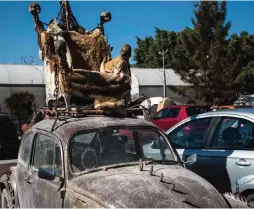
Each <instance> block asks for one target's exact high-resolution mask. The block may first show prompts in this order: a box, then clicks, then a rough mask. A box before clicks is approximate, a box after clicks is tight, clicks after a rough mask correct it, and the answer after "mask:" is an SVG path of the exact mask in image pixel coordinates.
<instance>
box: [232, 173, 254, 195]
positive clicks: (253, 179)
mask: <svg viewBox="0 0 254 209" xmlns="http://www.w3.org/2000/svg"><path fill="white" fill-rule="evenodd" d="M237 184H238V186H239V193H242V192H244V191H245V190H247V189H253V190H254V175H248V176H244V177H242V178H240V179H239V180H238V181H237ZM233 191H236V192H237V188H233Z"/></svg>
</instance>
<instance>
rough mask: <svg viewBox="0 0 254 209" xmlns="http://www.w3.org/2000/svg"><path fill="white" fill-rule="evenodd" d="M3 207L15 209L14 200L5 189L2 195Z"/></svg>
mask: <svg viewBox="0 0 254 209" xmlns="http://www.w3.org/2000/svg"><path fill="white" fill-rule="evenodd" d="M1 206H2V208H14V205H13V203H12V198H11V196H10V194H9V192H8V191H7V190H6V189H3V191H2V193H1Z"/></svg>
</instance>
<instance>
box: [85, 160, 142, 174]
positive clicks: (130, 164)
mask: <svg viewBox="0 0 254 209" xmlns="http://www.w3.org/2000/svg"><path fill="white" fill-rule="evenodd" d="M133 165H139V162H131V163H119V164H114V165H108V166H103V167H99V168H92V169H90V170H87V171H84V172H82V173H81V174H85V173H92V172H97V171H101V170H104V171H106V170H108V169H111V168H121V167H125V166H133Z"/></svg>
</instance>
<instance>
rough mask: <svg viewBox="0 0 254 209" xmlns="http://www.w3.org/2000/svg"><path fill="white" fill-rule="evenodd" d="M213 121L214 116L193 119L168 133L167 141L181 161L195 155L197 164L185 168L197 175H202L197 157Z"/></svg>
mask: <svg viewBox="0 0 254 209" xmlns="http://www.w3.org/2000/svg"><path fill="white" fill-rule="evenodd" d="M213 119H214V116H208V117H201V118H194V119H192V120H188V121H185V122H184V123H183V124H181V125H180V126H178V127H176V128H175V129H174V130H171V131H170V132H169V133H168V139H169V141H170V142H171V144H172V146H173V147H174V148H175V149H176V150H177V152H178V154H179V156H180V158H181V159H182V160H183V161H185V160H186V159H187V157H189V156H190V155H192V154H197V162H196V163H194V164H187V165H186V168H188V169H190V170H192V171H193V172H195V173H197V174H199V175H200V174H201V175H202V170H201V169H200V168H199V155H200V153H201V152H202V148H203V146H204V144H205V140H206V138H207V136H208V135H209V130H211V127H212V124H213V121H214V120H213Z"/></svg>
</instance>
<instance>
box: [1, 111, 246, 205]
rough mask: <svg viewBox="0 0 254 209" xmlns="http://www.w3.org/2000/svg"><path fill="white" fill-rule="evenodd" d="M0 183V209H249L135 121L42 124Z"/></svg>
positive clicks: (145, 124) (154, 131)
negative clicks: (111, 208)
mask: <svg viewBox="0 0 254 209" xmlns="http://www.w3.org/2000/svg"><path fill="white" fill-rule="evenodd" d="M122 133H123V134H125V136H122ZM126 134H127V135H128V136H129V138H128V137H126ZM191 162H195V155H194V156H191V157H190V158H189V159H188V161H186V162H185V164H188V163H191ZM0 182H1V183H0V189H1V205H2V207H3V208H12V207H19V208H24V207H29V208H37V207H42V208H54V207H57V208H62V207H64V208H73V207H77V208H86V207H88V208H92V207H93V208H98V207H100V208H102V207H114V208H115V207H119V208H120V207H121V208H141V207H142V208H162V207H167V208H179V207H180V208H184V207H203V208H208V207H209V208H210V207H215V208H228V207H246V204H245V203H244V202H243V201H241V200H240V198H238V199H234V198H231V196H230V195H221V194H220V193H219V192H218V191H217V190H216V189H215V188H214V187H213V186H212V185H211V184H210V183H208V182H207V181H206V180H204V179H203V178H201V177H200V176H198V175H196V174H195V173H193V172H191V171H189V170H187V169H185V168H184V167H183V164H182V162H181V161H180V159H179V156H178V154H177V152H176V151H175V149H173V148H172V147H171V145H170V143H169V141H168V140H167V137H166V136H165V134H164V133H163V132H162V131H161V130H160V129H159V128H157V127H156V126H155V125H153V124H152V123H150V122H147V121H145V120H141V119H134V118H111V117H106V116H90V117H88V116H87V117H81V118H73V117H68V116H63V117H61V116H58V119H44V120H42V121H40V122H38V123H36V124H35V125H33V126H32V127H31V128H30V129H29V130H28V131H27V132H26V133H25V134H24V135H23V138H22V142H21V146H20V150H19V156H18V160H17V165H16V166H13V167H11V168H10V169H9V170H8V171H7V172H6V173H5V174H4V175H3V176H2V177H1V180H0Z"/></svg>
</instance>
